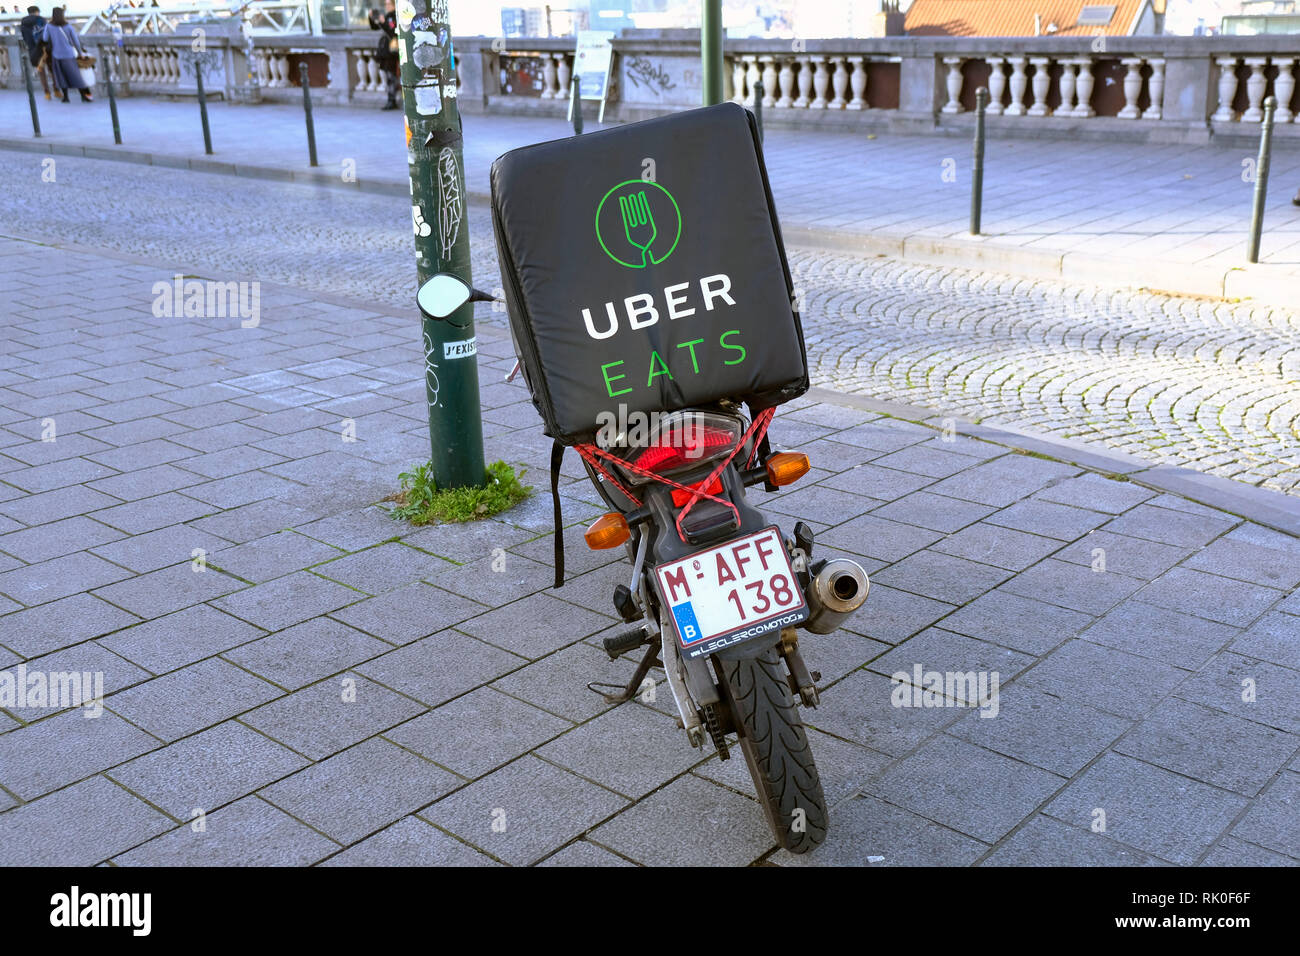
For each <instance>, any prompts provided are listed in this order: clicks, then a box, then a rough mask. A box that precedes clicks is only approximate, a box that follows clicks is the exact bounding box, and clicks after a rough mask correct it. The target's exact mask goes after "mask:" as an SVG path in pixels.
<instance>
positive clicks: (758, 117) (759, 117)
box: [754, 80, 767, 143]
mask: <svg viewBox="0 0 1300 956" xmlns="http://www.w3.org/2000/svg"><path fill="white" fill-rule="evenodd" d="M766 92H767V91H766V90H764V89H763V81H762V80H755V81H754V122H755V123H756V124H757V125H758V141H759V142H760V143H761V142H763V96H764V95H765V93H766Z"/></svg>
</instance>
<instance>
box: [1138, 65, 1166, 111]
mask: <svg viewBox="0 0 1300 956" xmlns="http://www.w3.org/2000/svg"><path fill="white" fill-rule="evenodd" d="M1148 62H1149V63H1150V64H1151V76H1150V78H1149V79H1148V80H1147V93H1148V94H1149V95H1150V97H1151V103H1150V104H1149V105H1148V106H1147V108H1146V109H1145V110H1143V111H1142V118H1143V119H1149V120H1158V119H1160V118H1161V117H1162V116H1163V115H1164V103H1165V61H1164V60H1162V59H1153V60H1149V61H1148Z"/></svg>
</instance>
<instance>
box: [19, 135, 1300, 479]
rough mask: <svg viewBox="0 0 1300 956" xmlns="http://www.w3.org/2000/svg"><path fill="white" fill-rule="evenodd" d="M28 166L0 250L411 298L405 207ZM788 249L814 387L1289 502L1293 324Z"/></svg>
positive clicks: (1154, 298)
mask: <svg viewBox="0 0 1300 956" xmlns="http://www.w3.org/2000/svg"><path fill="white" fill-rule="evenodd" d="M42 159H46V160H48V159H49V157H39V156H35V155H25V154H15V153H0V173H3V175H4V176H5V180H6V182H8V183H10V184H13V188H12V190H11V192H10V194H9V196H8V197H7V200H6V205H7V207H8V208H9V209H10V210H12V211H14V212H15V213H16V215H15V216H13V217H12V219H11V220H10V222H9V223H8V224H7V225H6V227H5V231H6V232H7V233H12V234H19V235H29V236H45V237H50V238H54V239H58V240H63V241H68V242H75V243H82V244H85V245H89V246H97V247H103V248H110V249H116V250H119V251H121V252H126V253H131V254H135V255H139V256H142V257H147V258H151V259H162V260H170V261H177V262H201V263H206V264H208V267H209V268H210V269H211V270H213V271H214V273H215V272H217V271H221V270H224V271H225V272H226V273H227V274H226V275H224V276H215V277H219V278H221V277H224V278H235V277H244V278H258V279H262V280H265V281H272V282H280V283H285V284H289V285H294V286H298V287H301V288H305V289H310V290H313V291H317V292H325V293H335V294H340V295H348V296H355V297H360V298H368V299H372V300H375V301H378V302H383V303H387V304H390V305H398V306H404V305H406V304H407V303H409V302H410V301H411V299H412V298H413V296H414V291H413V283H414V269H413V268H412V264H411V246H410V232H409V228H410V227H409V212H408V209H407V207H406V203H405V202H404V201H403V200H402V199H400V198H396V197H388V196H377V195H366V194H353V193H348V192H344V191H341V190H335V189H322V188H316V187H310V186H299V185H288V184H282V183H272V182H259V181H253V180H246V179H240V180H235V179H231V178H228V177H222V176H214V175H206V174H200V173H192V172H188V171H180V170H172V169H166V168H156V167H136V166H129V165H124V164H117V163H100V162H96V161H93V160H81V159H74V158H71V157H59V158H57V160H56V163H55V169H54V174H55V181H54V182H53V183H48V182H42V179H41V172H42V166H41V162H42ZM23 183H27V184H29V185H28V186H26V187H23V186H22V185H21V184H23ZM178 222H185V223H188V224H189V226H188V227H187V228H185V229H184V230H183V231H178V229H177V227H176V223H178ZM470 227H471V235H472V236H474V260H475V261H474V268H475V275H476V278H477V283H478V284H479V285H481V286H490V285H494V284H495V282H496V281H497V280H496V276H497V269H496V263H495V255H494V251H493V248H492V240H491V226H490V222H489V217H488V214H487V210H486V209H485V208H483V207H474V208H472V209H471V215H470ZM790 252H791V264H792V267H793V269H794V272H795V275H796V282H797V284H798V285H799V287H800V289H801V291H802V293H803V296H804V312H805V317H806V328H807V332H808V339H809V347H810V352H811V356H812V359H813V362H814V380H815V381H816V383H817V384H820V385H825V386H827V387H831V388H836V389H840V390H843V391H851V392H858V393H862V394H868V395H871V396H873V397H876V398H884V399H889V400H893V401H902V402H909V403H913V404H919V405H928V406H931V407H935V408H940V409H945V410H952V411H955V412H958V413H961V414H963V415H965V416H967V417H972V418H976V419H982V420H986V421H990V422H996V423H1001V424H1010V425H1016V426H1020V427H1029V428H1034V429H1036V430H1039V431H1044V432H1049V433H1053V434H1056V435H1061V436H1065V437H1070V438H1080V439H1084V440H1089V441H1096V442H1101V443H1104V444H1106V445H1108V446H1110V447H1112V448H1115V449H1119V450H1122V451H1125V452H1129V453H1131V454H1135V455H1138V456H1140V457H1142V458H1145V459H1147V460H1151V461H1155V462H1159V463H1166V464H1177V465H1185V466H1190V467H1195V468H1198V469H1200V470H1202V471H1205V472H1208V473H1211V474H1216V475H1221V476H1226V477H1232V478H1236V479H1238V480H1241V481H1245V482H1248V483H1250V484H1259V485H1263V486H1265V487H1269V488H1274V489H1277V490H1282V491H1287V492H1289V493H1292V494H1297V493H1300V385H1298V382H1300V312H1295V311H1287V310H1283V309H1277V308H1271V307H1263V306H1250V305H1233V304H1225V303H1221V302H1216V301H1210V300H1195V299H1188V298H1170V297H1165V296H1159V295H1151V294H1145V293H1129V292H1125V293H1112V292H1106V291H1099V290H1095V289H1091V288H1087V287H1082V286H1072V285H1066V284H1063V283H1057V282H1048V281H1042V280H1023V279H1014V278H1009V277H1004V276H999V275H995V274H981V273H977V272H971V271H967V270H960V269H942V268H934V267H926V266H916V265H908V264H904V263H902V262H897V261H894V260H889V259H883V258H882V259H870V260H864V259H861V258H857V257H854V256H850V255H843V254H836V253H830V252H824V251H820V250H817V251H815V250H810V249H798V248H792V249H791V250H790ZM51 268H52V269H54V268H57V264H56V263H55V262H54V261H53V260H52V262H51ZM482 318H483V320H485V321H493V322H497V323H501V322H503V321H504V316H502V315H493V314H492V313H491V312H490V311H489V310H487V309H486V308H484V309H483V311H482Z"/></svg>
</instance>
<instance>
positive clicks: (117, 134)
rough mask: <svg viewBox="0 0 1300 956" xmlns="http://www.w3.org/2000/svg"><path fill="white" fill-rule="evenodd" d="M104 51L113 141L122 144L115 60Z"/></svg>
mask: <svg viewBox="0 0 1300 956" xmlns="http://www.w3.org/2000/svg"><path fill="white" fill-rule="evenodd" d="M103 53H104V86H105V87H106V88H107V90H108V112H109V115H111V116H112V117H113V142H115V143H117V145H118V146H121V145H122V126H121V124H120V123H118V121H117V94H116V93H115V92H114V91H113V60H112V57H111V56H110V55H109V52H108V51H107V50H104V51H103Z"/></svg>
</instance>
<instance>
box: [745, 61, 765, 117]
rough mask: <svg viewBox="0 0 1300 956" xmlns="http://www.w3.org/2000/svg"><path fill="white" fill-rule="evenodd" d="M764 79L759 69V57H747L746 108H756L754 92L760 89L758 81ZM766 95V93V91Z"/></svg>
mask: <svg viewBox="0 0 1300 956" xmlns="http://www.w3.org/2000/svg"><path fill="white" fill-rule="evenodd" d="M762 78H763V73H762V71H761V70H760V69H759V68H758V57H757V56H747V57H745V104H744V105H745V106H748V107H749V108H750V109H753V107H754V92H755V90H757V89H758V81H759V80H761V79H762ZM764 95H766V91H764Z"/></svg>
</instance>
